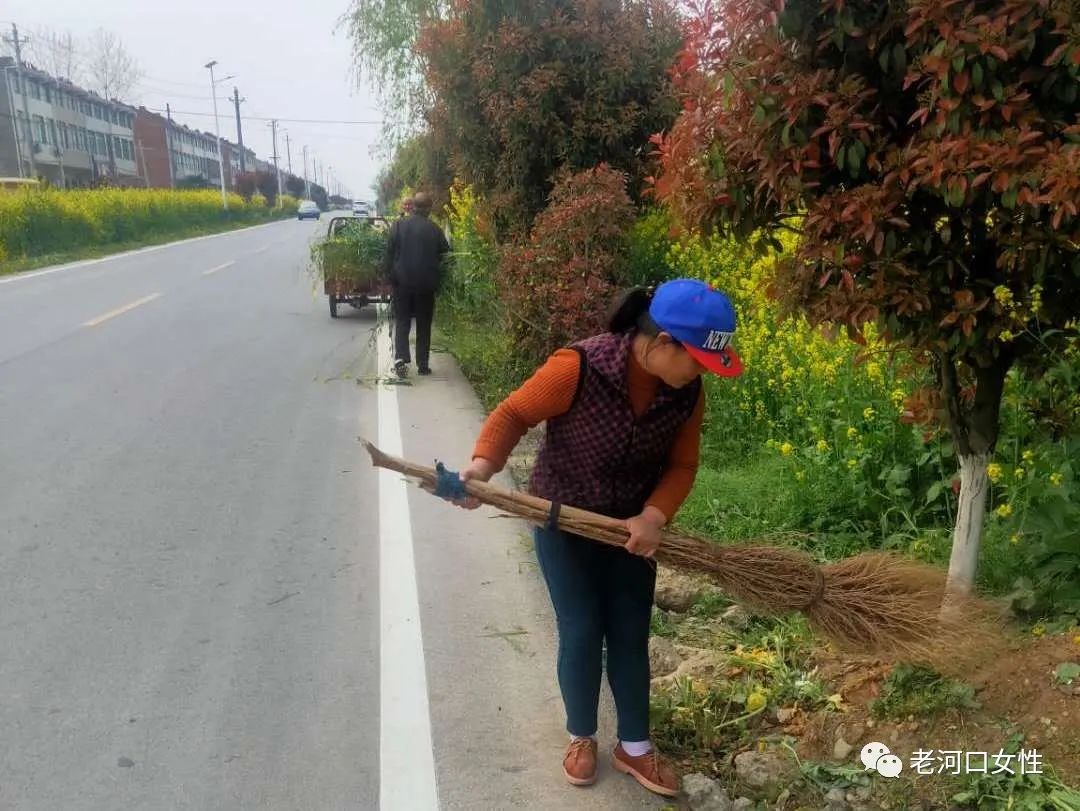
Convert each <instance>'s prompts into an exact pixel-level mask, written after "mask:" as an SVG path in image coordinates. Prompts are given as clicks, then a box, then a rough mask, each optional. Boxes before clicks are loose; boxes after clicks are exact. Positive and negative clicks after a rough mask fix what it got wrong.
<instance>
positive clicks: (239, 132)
mask: <svg viewBox="0 0 1080 811" xmlns="http://www.w3.org/2000/svg"><path fill="white" fill-rule="evenodd" d="M232 92H233V105H234V106H235V107H236V143H237V146H239V147H240V172H241V173H243V172H246V171H247V167H246V166H245V165H244V130H243V129H242V128H241V127H240V102H242V101H247V99H242V98H240V91H239V90H238V89H237V88H235V87H234V88H233V89H232Z"/></svg>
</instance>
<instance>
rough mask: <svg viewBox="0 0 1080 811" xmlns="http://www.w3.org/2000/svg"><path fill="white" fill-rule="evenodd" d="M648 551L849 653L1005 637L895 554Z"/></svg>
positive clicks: (969, 651)
mask: <svg viewBox="0 0 1080 811" xmlns="http://www.w3.org/2000/svg"><path fill="white" fill-rule="evenodd" d="M364 447H365V448H366V449H367V451H368V453H369V454H370V455H371V459H372V463H373V464H374V465H376V466H378V467H382V468H386V469H389V470H394V471H397V472H399V473H404V474H405V475H406V476H409V477H411V478H414V479H417V480H419V482H420V484H421V486H422V487H424V488H425V489H428V490H433V489H434V487H435V483H436V480H437V474H436V471H435V470H434V469H433V468H429V467H424V466H422V465H416V464H413V463H410V462H407V461H405V460H403V459H398V458H396V457H392V456H389V455H387V454H385V453H383V452H382V451H380V450H379V449H378V448H376V447H375V446H374V445H372V444H371V443H369V442H364ZM465 489H466V492H468V494H469V495H471V496H473V497H475V498H476V499H478V500H479V501H481V502H483V503H485V504H488V505H490V506H493V507H496V508H498V509H500V510H502V511H504V512H507V513H510V514H512V515H514V516H517V517H520V518H524V519H526V520H528V521H531V522H533V523H536V524H541V525H542V524H545V523H547V521H548V519H549V515H550V512H551V502H549V501H547V500H545V499H542V498H538V497H536V496H532V495H528V494H526V493H519V492H515V491H510V490H505V489H503V488H500V487H497V486H496V485H493V484H490V483H487V482H477V481H470V482H466V483H465ZM559 528H560V529H562V530H564V531H566V532H570V533H573V534H576V535H581V536H583V537H585V538H589V539H591V540H594V541H599V542H600V543H606V544H609V545H613V546H622V545H624V544H625V543H626V541H627V539H628V537H629V534H628V532H627V530H626V527H625V522H624V521H619V520H617V519H614V518H609V517H607V516H603V515H598V514H596V513H591V512H588V511H586V510H581V509H577V508H574V507H565V506H564V507H562V508H561V511H560V513H559ZM656 560H657V561H658V562H660V563H662V564H664V565H666V566H669V567H671V568H673V569H677V570H680V571H683V572H687V573H695V574H701V575H704V576H706V577H707V578H709V579H710V580H711V581H712V582H713V583H715V584H716V586H717V587H719V588H720V590H721V591H723V592H725V593H726V594H728V595H729V596H731V597H733V598H735V599H736V600H738V601H739V602H741V603H744V604H745V605H747V606H748V607H750V608H752V609H754V610H755V611H757V612H759V613H765V614H772V615H780V614H787V613H791V612H793V611H798V612H801V613H803V614H805V615H806V617H807V619H808V620H809V622H810V625H811V627H812V628H813V629H814V630H815V631H816V632H818V633H820V634H821V635H823V636H824V637H826V638H827V639H829V640H830V641H831V642H833V643H834V644H835V645H836V646H837V647H838V648H841V649H843V650H846V651H850V652H854V653H859V654H863V655H868V656H876V657H878V658H882V659H902V660H904V661H908V662H913V663H921V664H926V665H929V666H932V667H934V668H936V669H938V670H939V671H941V672H962V671H963V670H964V669H966V668H968V667H970V666H971V665H972V664H974V662H975V661H976V660H979V659H982V658H984V657H989V656H993V655H994V651H995V650H997V649H998V647H999V644H1000V643H1002V642H1003V641H1004V640H1003V638H1002V637H1001V635H1000V634H998V633H995V631H994V630H993V623H992V620H993V616H994V611H993V610H992V608H991V607H990V606H989V604H987V603H985V602H984V601H981V600H979V599H977V598H974V597H970V596H962V595H957V594H953V593H947V591H946V588H945V585H946V584H945V573H944V572H942V571H941V570H939V569H936V568H934V567H931V566H927V565H925V564H921V563H917V562H915V561H911V560H907V559H905V558H902V557H900V556H899V555H895V554H890V553H884V552H867V553H864V554H861V555H857V556H855V557H852V558H847V559H845V560H841V561H839V562H837V563H830V564H826V565H824V566H819V565H817V564H816V563H815V562H814V560H813V559H812V558H811V557H810V556H809V555H807V554H806V553H804V552H801V551H799V550H796V549H791V548H787V547H778V546H770V545H734V546H720V545H718V544H715V543H711V542H709V541H706V540H704V539H702V538H697V537H694V536H690V535H684V534H679V533H675V532H670V531H665V532H664V539H663V542H662V543H661V545H660V548H659V549H658V550H657V552H656Z"/></svg>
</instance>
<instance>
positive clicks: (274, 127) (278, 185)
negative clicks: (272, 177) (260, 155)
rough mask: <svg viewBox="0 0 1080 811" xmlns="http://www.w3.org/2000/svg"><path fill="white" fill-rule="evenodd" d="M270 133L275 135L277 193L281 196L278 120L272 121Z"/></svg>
mask: <svg viewBox="0 0 1080 811" xmlns="http://www.w3.org/2000/svg"><path fill="white" fill-rule="evenodd" d="M270 132H271V133H272V134H273V135H272V137H273V139H274V174H276V175H277V193H278V196H279V197H280V196H281V169H280V168H278V154H277V119H276V118H274V119H271V121H270Z"/></svg>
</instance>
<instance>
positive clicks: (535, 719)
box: [398, 355, 663, 809]
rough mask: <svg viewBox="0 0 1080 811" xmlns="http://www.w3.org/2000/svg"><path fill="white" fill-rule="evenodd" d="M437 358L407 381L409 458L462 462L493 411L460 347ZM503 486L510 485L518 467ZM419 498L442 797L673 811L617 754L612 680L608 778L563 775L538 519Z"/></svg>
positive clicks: (413, 497)
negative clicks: (575, 783)
mask: <svg viewBox="0 0 1080 811" xmlns="http://www.w3.org/2000/svg"><path fill="white" fill-rule="evenodd" d="M432 365H433V366H434V367H435V374H434V375H433V376H432V377H429V378H419V379H414V380H412V381H411V385H409V386H402V387H400V388H399V390H398V393H399V397H398V403H399V409H400V424H401V431H402V435H403V446H404V451H405V455H406V456H407V457H408V458H410V459H412V460H415V461H418V462H426V463H431V462H433V461H434V459H435V457H438V458H439V459H440V460H443V461H445V462H446V463H447V465H448V466H450V467H452V468H460V466H461V465H462V464H464V463H465V462H466V461H467V460H468V457H469V453H470V451H471V449H472V443H473V441H474V439H475V437H476V435H477V433H478V432H479V429H480V426H481V424H482V422H483V416H484V414H483V410H482V408H481V406H480V403H479V401H478V400H477V398H476V396H475V394H474V393H473V390H472V388H471V386H470V385H469V384H468V382H467V381H466V380H465V378H464V377H463V376H462V374H461V372H460V370H459V369H458V367H457V365H456V364H455V363H454V362H453V360H452V358H451V357H450V356H449V355H437V356H436V357H435V359H434V361H433V364H432ZM500 483H501V484H503V485H504V486H510V484H511V483H510V480H509V478H508V477H506V476H503V477H502V481H501V482H500ZM409 503H410V513H411V521H412V534H413V543H414V546H415V560H416V567H417V583H418V592H419V600H420V613H421V622H422V626H423V642H424V653H425V659H426V668H427V675H428V679H427V681H428V689H429V699H430V708H431V722H432V733H433V739H434V748H435V764H436V774H437V780H438V787H439V797H440V804H441V806H442V807H443V808H447V809H449V808H470V809H475V808H509V807H516V808H556V807H557V808H620V809H623V808H627V809H632V808H659V807H661V806H662V805H663V803H662V802H660V801H659V800H658V799H657V798H653V797H652V796H651V795H648V794H647V792H645V791H644V790H642V789H640V788H638V787H637V786H636V784H634V783H633V782H632V781H631V780H630V779H629V778H626V777H624V776H622V775H619V774H617V773H615V772H614V770H613V769H611V767H610V765H609V764H608V757H607V754H606V753H607V752H609V751H610V749H611V748H612V747H613V746H614V743H615V740H614V731H613V720H614V713H613V710H612V706H611V701H610V695H609V693H608V690H607V688H606V687H605V689H604V692H603V699H602V702H603V703H602V707H601V730H600V736H601V739H600V744H601V752H602V760H601V774H600V779H599V781H598V782H597V784H596V785H595V786H593V787H591V788H589V789H577V788H572V787H570V786H568V785H567V784H566V783H565V781H564V780H563V777H562V774H561V771H560V760H561V753H562V750H563V747H564V746H565V744H566V732H565V730H564V716H563V709H562V702H561V700H560V697H559V692H558V686H557V683H556V680H555V650H556V642H555V634H554V621H553V615H552V611H551V605H550V602H549V600H548V597H547V593H546V590H545V588H544V585H543V582H542V580H541V577H540V573H539V571H538V570H537V567H536V560H535V556H534V554H533V550H532V542H531V531H530V528H529V527H528V526H527V525H525V524H524V523H522V522H519V521H516V520H512V519H508V518H500V517H498V516H497V515H495V514H494V513H493V512H492V511H491V510H487V509H483V510H478V511H476V512H475V513H467V512H465V511H461V510H457V509H456V508H453V507H451V506H449V505H447V504H445V503H443V502H441V501H439V500H437V499H435V498H433V497H432V496H430V495H428V494H426V493H424V492H422V491H420V490H416V489H413V490H411V491H410V493H409Z"/></svg>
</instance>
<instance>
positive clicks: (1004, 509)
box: [994, 504, 1013, 518]
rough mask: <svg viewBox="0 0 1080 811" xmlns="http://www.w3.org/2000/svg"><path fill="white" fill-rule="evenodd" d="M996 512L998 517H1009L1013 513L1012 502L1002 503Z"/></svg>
mask: <svg viewBox="0 0 1080 811" xmlns="http://www.w3.org/2000/svg"><path fill="white" fill-rule="evenodd" d="M994 512H996V513H997V516H998V518H1008V517H1009V516H1010V515H1012V513H1013V508H1012V504H1001V505H1000V506H998V508H997V509H996V510H994Z"/></svg>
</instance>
